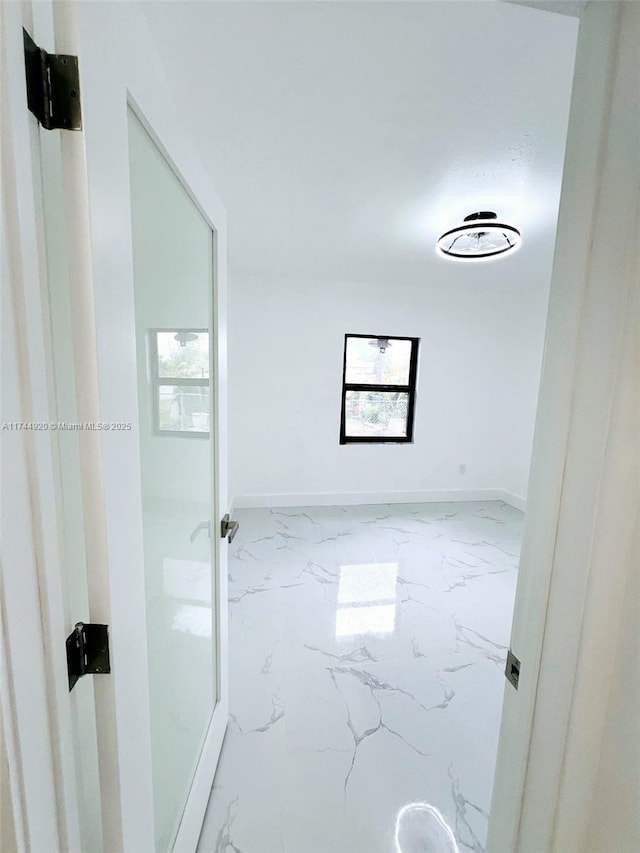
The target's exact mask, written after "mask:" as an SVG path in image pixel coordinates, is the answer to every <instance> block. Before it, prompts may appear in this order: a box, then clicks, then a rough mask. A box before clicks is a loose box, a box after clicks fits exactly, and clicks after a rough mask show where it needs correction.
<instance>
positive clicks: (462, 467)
mask: <svg viewBox="0 0 640 853" xmlns="http://www.w3.org/2000/svg"><path fill="white" fill-rule="evenodd" d="M466 473H467V463H466V462H462V463H461V464H460V465H459V466H458V474H466Z"/></svg>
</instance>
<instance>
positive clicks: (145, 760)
mask: <svg viewBox="0 0 640 853" xmlns="http://www.w3.org/2000/svg"><path fill="white" fill-rule="evenodd" d="M54 7H55V10H56V49H57V50H58V51H60V52H62V53H73V54H77V55H78V57H79V65H80V89H81V93H82V106H83V127H84V130H83V133H82V134H67V135H64V136H63V137H62V155H63V163H64V166H65V169H66V172H65V176H66V181H67V192H66V196H67V210H66V216H67V220H68V222H69V223H70V228H69V230H70V232H72V234H73V237H74V239H75V244H74V246H73V247H72V251H71V258H72V261H73V262H72V263H71V264H70V267H71V275H72V286H73V293H74V311H75V315H74V333H75V334H77V335H78V340H77V341H75V340H74V348H75V352H76V355H75V357H76V369H77V371H78V396H79V399H78V415H79V420H82V421H92V420H103V421H110V420H125V421H126V420H130V421H132V422H134V423H138V422H139V420H138V418H137V417H136V415H137V407H138V398H137V387H136V383H135V379H134V380H133V382H132V381H131V368H130V365H131V364H132V363H133V362H134V361H135V351H134V348H133V341H134V340H135V334H134V317H135V313H134V305H133V292H134V291H133V258H132V250H131V209H130V185H129V151H128V132H127V127H128V108H129V107H132V108H133V110H134V112H135V113H136V115H137V117H138V118H139V119H140V120H141V122H142V124H143V125H144V126H145V128H146V129H147V131H148V132H149V133H150V135H151V136H152V138H153V139H154V141H155V142H156V144H157V145H158V147H159V148H160V150H161V152H162V154H163V155H164V156H165V158H166V159H167V161H168V162H169V164H170V165H171V167H172V168H173V169H174V171H175V172H176V174H177V176H178V177H179V179H180V181H181V182H182V183H183V185H184V186H185V189H186V191H187V192H188V193H189V194H190V195H191V197H192V198H193V199H194V200H195V201H196V204H197V206H198V208H199V210H200V212H201V213H202V215H203V217H204V219H205V220H206V221H207V222H208V223H209V224H210V225H211V227H212V230H213V232H214V233H215V248H214V264H215V268H216V273H215V282H214V287H213V291H214V293H213V302H214V305H213V309H214V314H215V316H216V317H217V319H218V324H219V326H220V328H219V329H218V331H219V332H220V334H218V335H217V339H216V340H215V341H214V343H213V346H212V354H213V358H214V361H215V365H216V371H215V372H216V374H217V376H218V381H217V385H216V394H217V399H216V401H215V407H216V411H217V412H218V416H219V423H220V427H219V429H218V430H216V432H215V435H212V441H213V443H214V445H215V447H216V451H215V456H216V459H215V491H216V501H215V509H214V508H213V507H212V512H215V516H214V517H213V519H212V522H213V523H214V524H217V522H218V519H219V517H220V515H221V514H223V513H224V512H225V511H226V505H227V479H228V474H227V451H226V432H227V428H226V419H227V406H226V379H225V377H226V328H225V322H226V320H225V318H226V304H227V297H226V264H227V261H226V216H225V211H224V207H223V205H222V203H221V201H220V199H219V197H218V196H217V194H216V192H215V188H214V187H213V186H212V184H211V180H210V177H209V175H208V173H207V172H206V170H205V168H204V166H203V165H202V162H201V160H200V159H199V157H198V156H197V154H196V153H195V152H194V150H193V148H192V146H191V145H190V142H189V138H188V135H187V134H186V133H185V131H184V129H183V124H182V122H180V121H179V120H178V117H177V115H176V112H175V108H174V105H173V102H172V99H171V97H170V94H169V88H168V85H167V82H166V79H165V75H164V69H163V67H162V64H161V62H160V57H159V55H158V52H157V48H156V46H155V44H154V41H153V38H152V36H151V33H150V31H149V29H148V26H147V23H146V19H145V17H144V14H143V13H142V12H141V11H140V10H139V9H137V8H134V5H133V4H121V5H118V8H117V11H114V7H112V6H111V5H110V4H106V5H105V6H100V4H85V3H66V2H59V3H55V4H54ZM114 282H117V283H118V284H117V286H114ZM80 336H82V337H80ZM114 336H115V337H114ZM115 340H117V342H118V343H117V345H116V343H115ZM81 438H82V439H83V440H84V448H83V449H84V457H83V475H84V477H85V488H86V494H87V497H86V498H85V512H86V523H87V531H86V533H87V545H88V548H89V547H90V548H91V550H92V554H93V557H94V559H93V561H92V564H91V565H92V572H91V574H90V590H89V597H90V601H91V615H92V618H93V619H94V620H95V621H103V620H104V621H106V622H108V623H109V624H110V625H111V629H112V630H111V646H112V648H111V652H112V654H111V658H112V672H113V674H112V677H111V678H110V679H102V680H101V681H100V682H96V709H97V713H98V716H99V717H100V715H103V716H104V717H105V719H104V722H103V723H102V724H99V727H98V738H99V752H100V775H101V785H102V805H103V825H104V838H105V848H109V849H125V850H150V849H152V848H153V847H154V822H153V808H154V804H153V796H152V779H151V760H152V757H151V741H150V724H149V720H150V715H149V710H150V709H149V691H148V682H147V679H146V677H144V676H146V673H147V655H146V640H147V638H146V632H145V630H144V627H143V623H144V619H142V621H141V616H142V615H143V614H144V611H145V606H146V602H145V594H144V577H143V573H142V571H141V566H143V564H144V562H143V543H142V531H141V525H140V524H139V519H140V518H141V494H140V489H139V483H140V458H139V441H138V436H137V434H136V432H135V430H134V431H133V432H132V434H131V435H130V436H120V437H119V440H118V441H117V442H115V441H112V440H110V438H109V436H107V435H106V434H102V433H100V434H98V433H91V434H89V433H87V434H86V435H84V434H82V436H81ZM127 439H129V440H127ZM123 471H126V472H128V473H127V476H123V473H122V472H123ZM213 541H214V547H215V550H216V562H217V564H218V566H219V573H220V576H219V577H218V578H217V593H218V595H217V599H216V601H217V613H216V623H217V629H218V646H217V648H218V650H219V654H220V659H219V690H218V699H219V701H218V704H217V705H216V707H215V710H214V711H213V715H212V720H211V724H210V728H209V732H208V735H207V737H206V739H205V746H204V750H203V752H202V754H201V756H200V760H199V764H198V767H197V769H196V772H195V776H194V779H193V782H192V786H191V791H190V794H189V799H188V802H187V804H186V806H185V810H184V813H183V815H182V819H181V822H180V826H179V828H178V834H177V837H176V840H175V849H176V850H187V849H189V850H193V849H194V848H195V843H196V842H197V838H198V836H199V832H200V829H201V826H202V820H203V818H204V812H205V809H206V805H207V802H208V798H209V795H210V791H211V785H212V781H213V772H214V769H215V766H216V763H217V758H218V754H219V750H220V747H221V744H222V739H223V736H224V731H225V728H226V722H227V712H228V709H227V695H228V672H227V661H226V649H227V647H228V639H227V637H228V621H227V620H228V615H227V563H226V559H227V546H226V543H221V541H220V538H219V537H214V540H213Z"/></svg>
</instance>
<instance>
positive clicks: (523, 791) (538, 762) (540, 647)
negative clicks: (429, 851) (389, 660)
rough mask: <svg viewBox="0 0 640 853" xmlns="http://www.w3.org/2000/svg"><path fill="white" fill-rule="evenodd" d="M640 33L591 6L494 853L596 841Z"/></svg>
mask: <svg viewBox="0 0 640 853" xmlns="http://www.w3.org/2000/svg"><path fill="white" fill-rule="evenodd" d="M634 16H635V17H634ZM639 31H640V18H639V17H638V10H637V7H636V4H634V3H626V2H621V3H590V4H589V5H588V6H587V8H586V10H585V13H584V16H583V20H582V23H581V26H580V33H579V39H578V48H577V56H576V70H575V81H574V89H573V96H572V103H571V114H570V119H569V132H568V138H567V156H566V161H565V169H564V178H563V186H562V194H561V200H560V211H559V219H558V230H557V241H556V253H555V258H554V266H553V274H552V282H551V291H550V304H549V318H548V324H547V340H546V342H545V353H544V364H543V371H542V380H541V389H540V401H539V406H538V413H537V420H536V433H535V439H534V448H533V459H532V465H531V475H530V484H529V494H528V512H527V517H526V522H525V530H524V536H523V543H522V555H521V560H520V573H519V579H518V589H517V593H516V607H515V612H514V620H513V630H512V636H511V644H510V645H511V647H512V648H513V650H514V652H515V654H516V655H517V656H518V657H519V658H520V659H521V662H522V666H521V671H520V683H519V689H518V691H517V692H516V691H515V690H513V689H512V688H511V687H509V686H507V687H506V690H505V695H504V706H503V716H502V724H501V731H500V741H499V748H498V758H497V764H496V776H495V783H494V791H493V802H492V808H491V819H490V822H489V831H488V840H487V850H488V851H490V853H494V851H495V853H503V851H506V850H509V851H522V853H525V851H542V850H544V851H569V850H571V851H578V850H585V849H586V848H587V847H588V846H589V845H588V841H587V833H588V827H589V824H590V820H591V818H592V815H593V809H592V805H593V800H592V799H591V797H592V795H593V777H594V775H595V774H594V772H593V769H594V766H597V760H598V758H599V755H600V750H601V744H602V738H601V734H602V720H603V718H604V716H605V715H606V699H607V695H608V688H609V684H610V681H611V672H612V666H611V657H612V655H613V654H614V653H615V643H616V640H617V634H618V629H619V623H620V618H619V617H620V615H621V613H620V606H619V603H620V601H621V600H623V598H624V592H623V590H624V582H625V579H626V574H627V572H628V571H629V566H630V565H633V563H632V561H631V557H630V552H631V549H630V548H629V547H628V546H629V542H630V540H631V536H632V535H633V534H632V522H633V520H634V517H633V516H634V514H635V512H636V511H637V505H638V474H637V453H636V445H637V434H638V433H637V423H636V421H635V420H634V416H633V415H632V412H633V399H632V400H631V401H630V400H629V398H632V394H631V393H629V394H628V395H626V396H627V399H625V394H624V393H623V391H624V384H625V383H626V387H627V388H628V389H632V388H635V389H637V388H638V363H637V360H636V361H635V362H633V363H631V359H629V358H628V361H629V362H630V365H631V366H629V365H628V366H627V367H626V370H627V373H626V375H625V374H622V375H621V374H620V373H619V370H620V359H621V357H622V356H623V355H624V353H625V349H626V348H628V347H630V346H631V339H632V338H633V336H634V335H635V336H636V340H637V326H636V327H633V326H632V325H631V324H629V326H627V327H626V328H625V318H627V317H628V316H629V315H630V307H631V303H630V298H629V290H630V288H631V287H632V286H633V285H632V282H631V275H632V274H633V273H634V271H635V274H636V275H637V272H638V260H637V257H635V258H634V254H633V253H634V250H635V248H636V243H637V230H636V229H637V220H636V218H635V216H634V211H636V210H637V205H638V186H639V183H638V179H639V177H640V158H639V152H638V141H637V127H638V119H639V113H640V104H639V102H638V89H637V76H638V60H637V39H638V34H639ZM619 211H624V215H622V216H619V217H618V216H617V215H616V214H617V213H618V212H619ZM621 380H622V383H621ZM618 383H621V384H620V385H618ZM617 386H618V387H617ZM618 395H619V396H618ZM635 417H637V414H636V415H635ZM616 425H617V428H618V429H620V432H619V433H618V434H616V433H615V431H614V430H615V428H616ZM621 439H623V440H621ZM614 534H615V535H614ZM625 547H626V550H625ZM635 568H637V567H636V566H634V569H635ZM605 652H609V654H608V655H607V654H605ZM620 784H621V785H624V784H625V782H624V780H620ZM614 848H615V849H619V848H618V846H617V844H616V840H615V839H611V849H614Z"/></svg>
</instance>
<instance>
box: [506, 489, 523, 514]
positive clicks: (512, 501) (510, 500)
mask: <svg viewBox="0 0 640 853" xmlns="http://www.w3.org/2000/svg"><path fill="white" fill-rule="evenodd" d="M500 491H501V492H502V497H501V498H500V500H503V501H504V502H505V503H506V504H509V506H512V507H515V509H519V510H521V511H522V512H526V509H527V499H526V498H522V497H520V495H514V494H513V492H507V491H506V489H501V490H500Z"/></svg>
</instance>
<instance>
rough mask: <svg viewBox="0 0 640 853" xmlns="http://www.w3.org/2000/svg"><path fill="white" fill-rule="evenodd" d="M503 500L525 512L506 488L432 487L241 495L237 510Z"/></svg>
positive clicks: (522, 503)
mask: <svg viewBox="0 0 640 853" xmlns="http://www.w3.org/2000/svg"><path fill="white" fill-rule="evenodd" d="M460 501H504V502H505V503H508V504H510V506H513V507H515V508H516V509H519V510H522V511H523V512H524V509H525V506H526V501H525V499H524V498H521V497H518V495H514V494H512V493H511V492H507V491H505V490H504V489H431V490H425V491H417V492H321V493H315V494H307V493H301V494H270V495H240V496H238V497H235V498H233V500H232V506H233V507H234V508H235V509H254V508H259V507H291V506H353V505H364V506H366V505H367V504H400V503H448V502H456V503H457V502H460Z"/></svg>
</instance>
